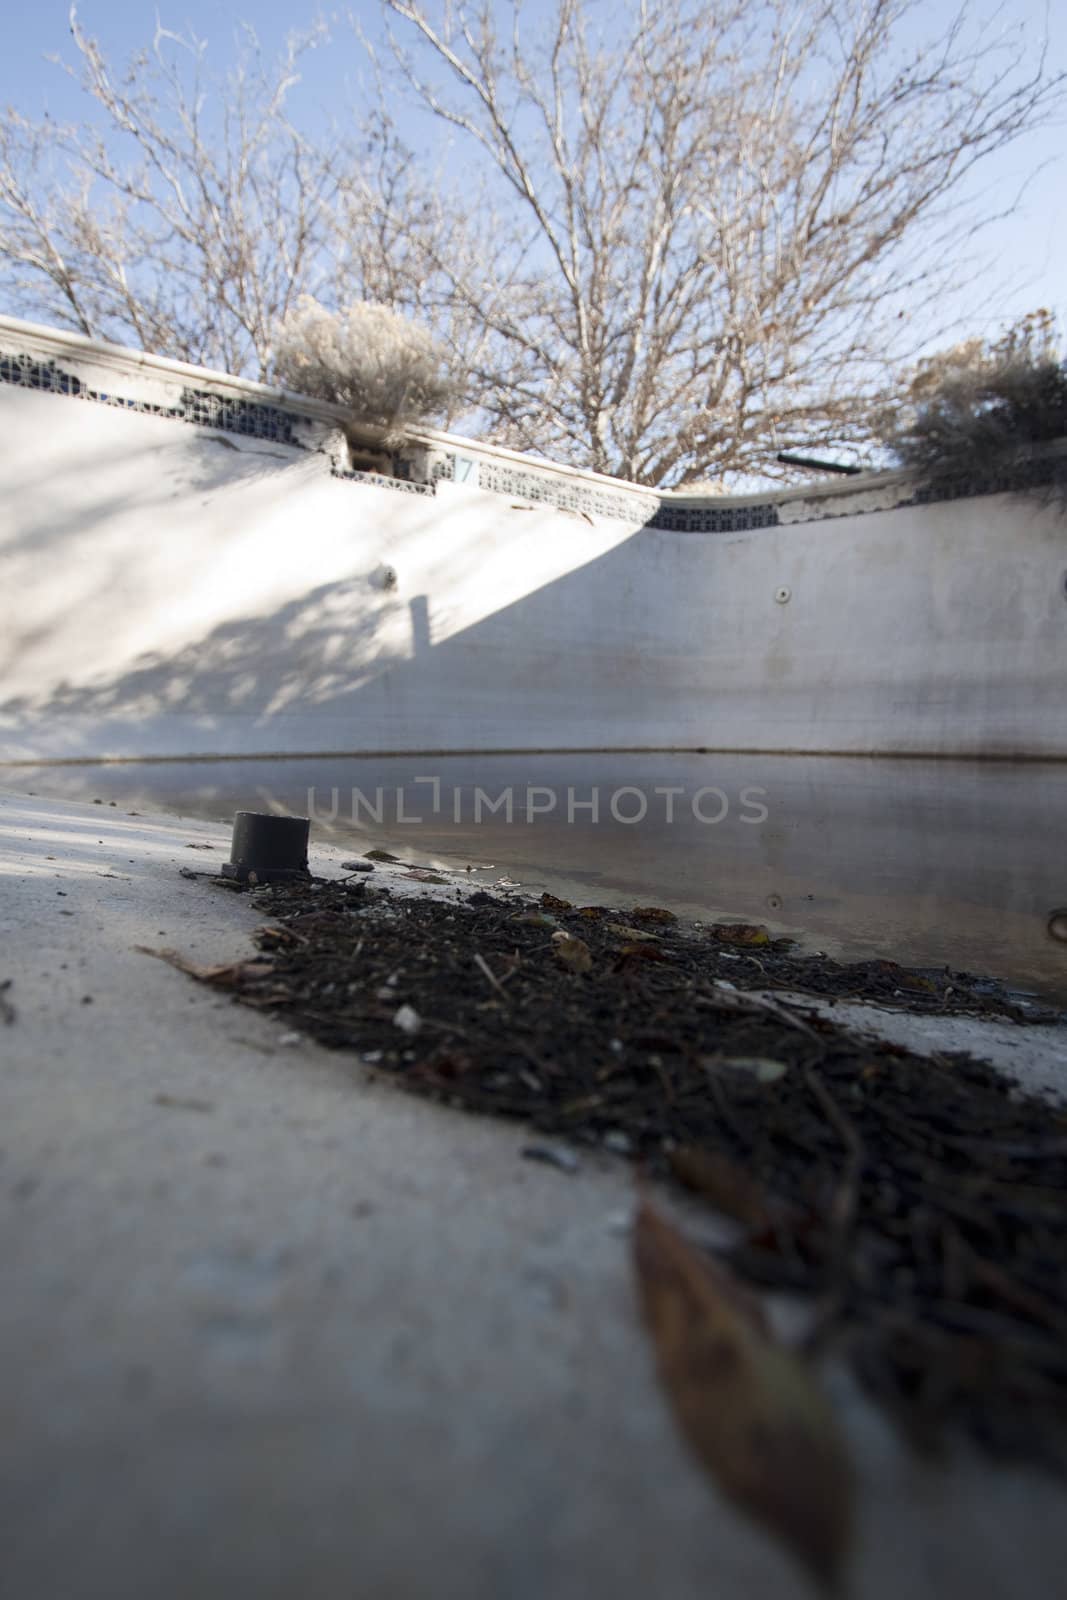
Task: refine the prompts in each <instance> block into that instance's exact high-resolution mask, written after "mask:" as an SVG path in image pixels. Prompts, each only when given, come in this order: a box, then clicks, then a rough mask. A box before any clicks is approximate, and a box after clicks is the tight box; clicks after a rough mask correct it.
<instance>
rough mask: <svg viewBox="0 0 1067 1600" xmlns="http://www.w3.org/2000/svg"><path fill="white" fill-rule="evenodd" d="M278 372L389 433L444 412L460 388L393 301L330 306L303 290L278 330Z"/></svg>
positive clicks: (293, 385) (291, 385)
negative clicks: (331, 308) (341, 307)
mask: <svg viewBox="0 0 1067 1600" xmlns="http://www.w3.org/2000/svg"><path fill="white" fill-rule="evenodd" d="M274 376H275V378H276V380H277V381H278V382H279V383H280V384H282V385H283V387H285V388H287V389H292V390H294V391H296V392H297V393H299V394H305V395H310V396H311V397H312V398H313V399H316V400H329V401H331V402H333V404H335V405H340V406H344V407H345V409H346V410H347V411H348V412H349V414H350V416H351V419H352V421H353V422H355V423H368V424H371V425H372V426H374V427H380V428H384V429H385V430H386V432H387V433H389V434H395V433H397V432H399V431H402V430H403V428H404V427H405V426H406V425H410V424H412V423H416V422H420V421H425V420H427V419H429V418H431V417H435V416H439V415H440V414H441V413H442V412H443V411H444V410H445V409H446V407H447V406H448V403H449V401H450V400H451V399H452V398H453V396H454V394H455V387H456V386H455V382H454V380H453V379H452V377H451V376H450V375H448V374H447V373H446V372H445V370H444V364H443V356H442V352H441V351H440V350H439V348H438V347H437V345H436V344H435V343H434V341H433V339H432V338H431V336H430V334H429V333H428V332H427V331H426V329H425V328H421V327H419V326H418V325H417V324H416V323H413V322H409V321H408V320H407V318H406V317H402V316H400V315H399V314H398V313H397V312H395V311H391V310H390V309H389V308H388V306H382V305H373V304H371V303H369V302H366V301H361V302H358V303H357V304H355V305H351V306H349V307H348V309H347V310H345V311H328V310H327V309H326V307H325V306H322V305H320V304H319V303H318V301H317V300H313V299H312V298H311V296H310V295H302V296H301V297H300V299H299V300H298V301H297V304H296V307H295V309H294V310H293V311H291V312H290V313H289V315H288V316H287V317H286V318H285V320H284V321H283V322H282V324H281V325H280V327H279V329H278V332H277V336H276V342H275V353H274Z"/></svg>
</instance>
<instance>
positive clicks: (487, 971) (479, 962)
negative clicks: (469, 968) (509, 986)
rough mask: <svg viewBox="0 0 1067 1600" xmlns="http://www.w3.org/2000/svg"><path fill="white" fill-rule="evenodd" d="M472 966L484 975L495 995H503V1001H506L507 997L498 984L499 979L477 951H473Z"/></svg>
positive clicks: (499, 983) (501, 986) (502, 987)
mask: <svg viewBox="0 0 1067 1600" xmlns="http://www.w3.org/2000/svg"><path fill="white" fill-rule="evenodd" d="M474 965H475V966H476V967H477V968H478V971H479V972H481V973H484V975H485V976H486V977H487V978H488V979H489V982H490V983H491V984H492V985H493V988H494V989H495V990H496V991H497V993H498V994H501V995H504V999H505V1000H506V999H507V995H506V994H504V985H503V984H502V983H501V982H500V979H499V978H498V977H497V975H496V973H495V972H494V971H493V969H492V967H491V966H490V965H489V963H488V961H486V959H485V957H484V956H483V955H480V954H479V953H478V951H475V953H474Z"/></svg>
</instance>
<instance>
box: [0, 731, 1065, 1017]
mask: <svg viewBox="0 0 1067 1600" xmlns="http://www.w3.org/2000/svg"><path fill="white" fill-rule="evenodd" d="M0 786H3V787H6V788H9V789H13V790H16V791H19V792H22V793H26V792H36V793H37V794H40V795H43V796H52V797H62V798H67V799H82V800H92V799H97V798H99V799H101V800H102V801H104V802H105V803H107V802H109V801H111V800H114V801H116V803H117V805H118V806H119V807H121V808H123V809H127V810H129V809H136V810H140V811H144V812H148V811H150V810H157V809H162V810H167V811H174V812H178V813H180V814H182V815H187V816H196V817H204V818H210V819H214V820H218V821H224V822H228V821H229V820H230V819H231V818H232V815H233V813H234V811H236V810H257V811H278V812H294V813H300V814H305V815H309V816H310V817H311V818H312V842H313V844H314V840H315V839H316V838H320V839H325V838H329V839H333V840H337V839H341V840H346V839H351V842H352V849H353V852H358V851H359V850H360V849H367V848H370V847H371V846H372V845H378V846H382V845H385V846H387V847H388V848H390V849H392V850H394V851H395V853H396V854H397V855H400V856H402V857H403V858H404V859H407V860H412V861H421V862H426V863H432V862H440V863H443V864H449V865H461V866H465V865H472V866H474V867H476V868H477V869H479V870H478V877H479V880H480V881H482V882H484V883H487V884H488V883H491V882H493V881H496V880H497V879H498V878H500V877H502V876H506V877H508V878H510V879H513V880H515V881H516V882H518V883H520V884H521V885H522V886H523V887H524V888H527V889H529V890H531V891H537V892H540V891H541V890H544V889H548V890H551V891H553V892H555V893H558V894H562V895H565V896H566V897H567V898H578V899H584V900H600V901H603V902H604V903H606V904H622V903H624V902H632V901H634V900H639V901H643V902H646V903H647V902H649V901H654V902H656V903H658V904H661V905H665V906H668V907H669V908H671V909H672V910H674V911H677V912H679V913H681V914H683V915H688V916H692V917H696V918H700V919H709V918H715V919H719V918H723V917H726V918H729V917H739V918H742V919H744V920H746V921H759V922H763V923H766V924H767V925H768V926H769V927H770V928H772V929H773V930H775V931H779V932H783V933H789V934H791V935H793V936H794V937H797V938H798V939H799V940H800V941H801V946H802V948H806V949H809V950H825V951H827V952H828V953H829V954H832V955H844V956H850V957H857V958H860V957H865V956H873V955H878V956H886V957H889V958H892V959H896V960H900V961H903V962H907V963H911V964H916V965H929V966H941V965H946V964H947V965H951V966H953V967H956V968H962V969H966V970H970V971H975V972H983V973H989V974H991V975H993V976H995V977H998V978H1000V979H1003V980H1006V981H1008V982H1010V983H1012V984H1015V985H1018V986H1019V987H1021V988H1024V989H1027V990H1031V991H1033V992H1034V993H1036V994H1040V995H1041V996H1043V997H1044V998H1046V999H1049V1000H1052V1001H1054V1002H1057V1003H1059V1004H1065V1003H1067V942H1064V941H1063V940H1062V939H1057V938H1056V937H1054V935H1053V932H1052V929H1053V928H1054V927H1062V923H1059V924H1058V923H1057V922H1056V921H1055V918H1056V914H1057V913H1061V914H1063V913H1064V912H1067V858H1065V855H1064V850H1063V839H1064V824H1065V819H1067V765H1065V764H1062V763H1049V764H1044V763H1027V764H1019V765H1015V764H1013V763H1008V762H984V763H977V762H976V763H971V762H958V761H919V760H900V759H898V760H867V759H862V758H859V759H857V758H849V759H841V758H832V757H804V756H786V757H782V756H753V755H714V754H709V755H671V754H663V755H650V754H644V755H566V754H549V755H540V756H505V755H501V756H484V755H478V756H469V757H464V756H449V757H446V758H441V757H429V756H410V757H390V758H387V759H385V758H378V759H375V758H358V759H321V758H310V757H299V758H291V759H270V760H266V759H264V760H235V761H206V762H143V763H115V764H109V765H104V766H77V765H69V766H62V765H57V766H48V767H40V768H28V767H18V768H12V767H8V768H4V767H0Z"/></svg>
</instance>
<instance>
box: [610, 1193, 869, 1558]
mask: <svg viewBox="0 0 1067 1600" xmlns="http://www.w3.org/2000/svg"><path fill="white" fill-rule="evenodd" d="M634 1264H635V1269H636V1274H637V1281H638V1288H639V1292H640V1297H641V1302H642V1307H643V1311H644V1315H645V1320H646V1322H647V1324H648V1327H649V1330H650V1332H651V1334H652V1338H653V1341H654V1343H655V1347H656V1355H657V1360H658V1365H659V1371H660V1378H661V1380H662V1383H663V1386H664V1388H665V1389H666V1391H667V1394H668V1396H669V1398H670V1401H671V1404H672V1406H673V1408H674V1412H675V1417H676V1419H677V1421H678V1424H679V1426H680V1428H681V1430H682V1432H683V1434H684V1435H685V1437H686V1439H687V1440H688V1442H689V1444H690V1446H691V1448H692V1449H693V1450H694V1452H695V1453H696V1455H697V1456H698V1457H699V1459H700V1461H701V1462H702V1464H703V1465H704V1467H705V1468H707V1470H708V1471H709V1472H710V1473H711V1474H712V1476H713V1477H714V1478H715V1480H716V1482H717V1483H718V1485H719V1487H720V1488H721V1489H722V1491H723V1493H724V1494H727V1495H728V1496H729V1497H730V1498H731V1499H732V1500H734V1501H736V1502H737V1504H738V1505H740V1506H743V1507H744V1509H745V1510H746V1511H747V1512H748V1513H749V1514H750V1515H751V1516H753V1517H756V1518H757V1519H758V1520H759V1521H761V1522H762V1523H763V1524H764V1525H765V1526H767V1527H768V1528H769V1529H771V1530H772V1531H773V1532H774V1533H775V1534H776V1535H777V1536H778V1537H779V1538H780V1539H782V1540H783V1541H784V1542H785V1543H786V1544H787V1545H789V1546H790V1547H791V1548H792V1549H793V1551H794V1552H795V1553H796V1554H797V1555H798V1556H799V1557H800V1559H801V1560H802V1561H803V1562H804V1563H805V1564H806V1565H807V1566H808V1567H809V1568H810V1570H811V1571H812V1572H814V1573H815V1575H816V1576H817V1577H819V1578H820V1579H822V1581H823V1582H824V1583H826V1584H832V1583H834V1582H835V1580H836V1579H837V1577H838V1575H839V1572H840V1568H841V1563H842V1560H843V1557H844V1554H845V1549H846V1545H847V1542H848V1536H849V1530H850V1522H851V1516H850V1509H851V1490H852V1475H851V1470H850V1466H849V1463H848V1460H847V1457H846V1455H845V1452H844V1447H843V1445H842V1443H841V1440H840V1437H839V1435H838V1432H837V1428H836V1425H835V1423H834V1420H833V1417H832V1415H831V1413H830V1411H829V1408H828V1406H827V1404H826V1402H825V1400H824V1399H823V1397H822V1395H821V1394H820V1392H819V1390H818V1389H817V1388H816V1386H815V1384H814V1382H813V1380H812V1377H811V1375H810V1373H809V1371H808V1369H807V1367H806V1366H805V1365H804V1364H803V1363H802V1362H801V1361H800V1359H799V1358H798V1357H797V1356H795V1355H793V1354H791V1353H790V1352H789V1351H786V1350H785V1349H783V1348H782V1347H781V1346H780V1345H779V1344H777V1343H776V1342H775V1341H774V1340H773V1338H772V1337H771V1336H770V1334H769V1333H768V1332H767V1331H766V1329H765V1327H764V1326H762V1325H761V1323H760V1321H759V1320H757V1318H756V1317H754V1315H753V1313H752V1310H751V1304H750V1303H746V1300H745V1299H744V1298H743V1297H742V1294H741V1291H740V1290H739V1288H738V1286H737V1285H736V1284H735V1282H734V1280H733V1279H732V1278H731V1277H730V1275H729V1274H728V1273H727V1272H726V1270H725V1269H724V1268H722V1267H720V1266H717V1265H714V1264H713V1263H712V1262H711V1260H710V1259H708V1258H706V1257H704V1256H702V1255H701V1254H699V1253H698V1252H697V1251H696V1250H695V1249H694V1248H693V1246H692V1245H690V1244H688V1243H687V1242H686V1240H685V1239H684V1238H683V1237H682V1235H681V1234H680V1233H679V1232H678V1231H677V1229H675V1228H674V1227H673V1226H672V1225H671V1224H670V1223H668V1222H667V1221H666V1220H665V1219H664V1218H663V1217H661V1216H659V1215H658V1213H657V1212H656V1211H654V1210H653V1209H652V1207H651V1206H649V1205H648V1203H647V1202H645V1203H643V1204H642V1205H641V1207H640V1210H639V1211H638V1214H637V1219H636V1222H635V1225H634Z"/></svg>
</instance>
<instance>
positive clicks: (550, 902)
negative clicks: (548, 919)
mask: <svg viewBox="0 0 1067 1600" xmlns="http://www.w3.org/2000/svg"><path fill="white" fill-rule="evenodd" d="M541 908H542V910H544V911H570V910H571V909H572V906H571V902H570V901H569V900H561V899H559V897H558V895H554V894H543V895H542V896H541Z"/></svg>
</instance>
